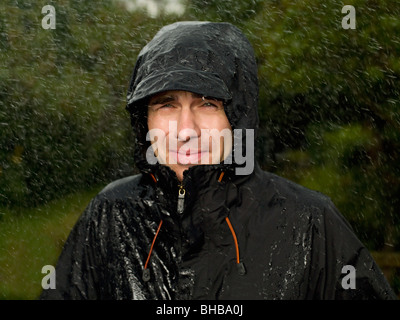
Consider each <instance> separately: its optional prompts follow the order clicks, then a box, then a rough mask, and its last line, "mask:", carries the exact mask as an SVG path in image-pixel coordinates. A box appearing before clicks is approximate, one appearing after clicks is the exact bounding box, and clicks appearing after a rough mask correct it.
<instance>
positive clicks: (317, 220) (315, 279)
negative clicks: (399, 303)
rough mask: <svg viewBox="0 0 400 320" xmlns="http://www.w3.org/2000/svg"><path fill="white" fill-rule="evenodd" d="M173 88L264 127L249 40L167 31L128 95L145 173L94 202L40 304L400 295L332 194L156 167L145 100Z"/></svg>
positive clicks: (177, 27)
mask: <svg viewBox="0 0 400 320" xmlns="http://www.w3.org/2000/svg"><path fill="white" fill-rule="evenodd" d="M166 90H184V91H191V92H195V93H199V94H201V95H204V96H211V97H214V98H218V99H220V100H223V101H224V107H225V112H226V114H227V117H228V119H229V121H230V123H231V126H232V128H233V129H239V130H241V129H253V130H255V132H256V130H257V126H258V115H257V103H258V82H257V66H256V62H255V58H254V53H253V50H252V47H251V45H250V44H249V42H248V41H247V39H246V38H245V37H244V35H243V34H242V33H241V32H240V31H239V30H238V29H237V28H236V27H234V26H232V25H231V24H228V23H208V22H180V23H175V24H172V25H169V26H166V27H164V28H163V29H161V30H160V31H159V33H158V34H157V35H156V36H155V37H154V38H153V40H152V41H151V42H150V43H149V44H148V45H147V46H146V47H145V48H144V49H143V50H142V51H141V53H140V55H139V57H138V60H137V63H136V66H135V69H134V72H133V76H132V80H131V83H130V87H129V92H128V104H127V109H128V110H129V111H130V114H131V120H132V124H133V127H134V130H135V132H136V146H137V148H136V154H135V158H136V159H135V161H136V165H137V167H138V168H139V169H140V171H141V173H140V174H138V175H135V176H130V177H126V178H124V179H120V180H118V181H115V182H113V183H111V184H109V185H108V186H107V187H106V188H105V189H104V190H102V191H101V192H100V193H99V194H98V195H97V196H96V197H95V198H94V199H93V200H92V201H91V202H90V204H89V205H88V207H87V209H86V210H85V212H84V213H83V214H82V216H81V218H80V219H79V221H78V222H77V224H76V225H75V227H74V228H73V230H72V232H71V234H70V236H69V238H68V240H67V241H66V243H65V246H64V249H63V252H62V254H61V256H60V258H59V261H58V263H57V268H56V289H47V290H44V291H43V293H42V295H41V298H42V299H139V300H142V299H257V300H258V299H395V298H396V297H395V295H394V293H393V292H392V290H391V288H390V286H389V285H388V283H387V281H386V279H385V278H384V276H383V274H382V272H381V271H380V270H379V268H378V267H377V265H376V263H375V262H374V260H373V259H372V257H371V255H370V254H369V252H368V251H367V250H366V248H365V247H364V246H363V244H362V243H361V242H360V241H359V240H358V239H357V237H356V236H355V234H354V232H353V230H352V228H351V227H350V225H349V224H348V223H347V222H346V220H345V219H344V218H343V216H342V215H341V214H340V213H339V212H338V210H337V209H336V208H335V206H334V205H333V204H332V202H331V201H330V200H329V198H328V197H326V196H324V195H323V194H321V193H319V192H315V191H311V190H308V189H306V188H304V187H302V186H299V185H297V184H295V183H293V182H290V181H288V180H286V179H284V178H281V177H279V176H276V175H274V174H271V173H268V172H264V171H262V170H261V169H260V168H259V166H258V165H257V163H255V165H254V170H252V172H251V173H250V174H244V175H242V174H238V171H237V169H238V168H241V167H243V164H239V163H237V162H235V161H232V163H221V164H219V165H197V166H194V167H191V168H190V169H189V170H187V171H185V172H184V179H183V181H182V183H180V182H179V181H178V179H177V177H176V175H175V173H174V172H173V171H172V170H171V169H170V168H169V167H167V166H165V165H160V164H149V163H148V162H147V161H146V156H145V155H146V151H147V150H148V147H149V142H148V141H146V132H147V119H146V106H147V105H146V104H147V101H148V98H149V97H150V96H151V95H154V94H156V93H159V92H162V91H166ZM243 133H244V134H243V135H242V139H243V141H245V139H246V135H245V131H243ZM235 151H236V146H235V149H234V152H233V154H234V153H235ZM247 151H248V150H247ZM240 152H246V150H244V151H243V150H240ZM233 159H235V156H234V155H233ZM182 187H183V188H184V190H185V194H184V196H183V197H180V196H179V195H180V193H181V189H180V188H182ZM178 198H180V199H181V200H179V201H180V202H179V203H178ZM178 205H183V207H182V210H179V208H178ZM345 266H350V268H353V267H354V268H353V269H351V270H353V273H351V272H350V273H349V271H347V270H348V269H346V268H347V267H345ZM343 268H344V269H343ZM352 275H354V276H355V278H354V279H353V280H352V278H351V276H352ZM349 283H352V284H355V288H352V287H351V288H348V287H349V285H348V284H349Z"/></svg>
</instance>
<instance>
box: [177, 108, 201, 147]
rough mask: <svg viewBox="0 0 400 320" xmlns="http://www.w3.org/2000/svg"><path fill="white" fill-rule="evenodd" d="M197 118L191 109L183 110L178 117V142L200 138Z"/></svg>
mask: <svg viewBox="0 0 400 320" xmlns="http://www.w3.org/2000/svg"><path fill="white" fill-rule="evenodd" d="M196 120H197V119H196V117H195V115H194V113H193V112H192V110H191V109H190V108H182V109H181V111H180V113H179V117H178V123H177V125H178V127H177V130H178V132H177V134H178V140H180V141H188V140H189V139H192V138H197V137H198V134H199V132H198V126H197V122H196Z"/></svg>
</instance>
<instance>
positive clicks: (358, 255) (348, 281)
mask: <svg viewBox="0 0 400 320" xmlns="http://www.w3.org/2000/svg"><path fill="white" fill-rule="evenodd" d="M321 220H323V221H324V223H323V226H320V227H321V229H323V230H320V234H323V235H324V236H323V237H322V238H323V239H324V241H318V243H315V246H316V248H315V249H316V250H315V252H319V253H318V255H319V258H318V260H319V261H320V267H321V266H322V267H321V268H320V278H319V281H318V285H317V286H318V287H319V290H316V292H317V295H318V297H315V298H320V299H325V300H326V299H331V300H332V299H336V300H395V299H397V297H396V295H395V293H394V292H393V290H392V288H391V287H390V285H389V283H388V282H387V280H386V278H385V276H384V275H383V273H382V271H381V270H380V268H379V267H378V265H377V264H376V262H375V261H374V259H373V258H372V256H371V254H370V252H369V251H368V250H367V248H366V247H365V246H364V245H363V244H362V243H361V241H360V240H359V239H358V238H357V236H356V234H355V233H354V231H353V229H352V228H351V226H350V224H349V223H348V222H347V221H346V220H345V218H344V217H343V216H342V215H341V213H340V212H339V211H338V210H337V208H336V207H335V206H334V204H333V203H332V202H331V201H330V200H329V201H328V205H327V206H326V207H325V214H324V217H323V219H321ZM319 239H321V237H319ZM322 253H323V254H322Z"/></svg>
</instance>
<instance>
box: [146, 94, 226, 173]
mask: <svg viewBox="0 0 400 320" xmlns="http://www.w3.org/2000/svg"><path fill="white" fill-rule="evenodd" d="M147 124H148V129H149V132H150V140H151V143H152V147H153V150H154V153H155V155H156V156H157V159H158V161H159V162H160V163H162V164H166V165H167V166H169V167H170V168H171V169H172V170H174V171H175V173H176V175H177V177H178V179H179V180H182V179H183V171H185V170H186V169H188V168H189V167H191V166H193V165H198V164H217V163H220V162H221V161H223V160H224V159H225V158H226V157H227V156H228V155H229V153H230V151H231V149H232V128H231V125H230V123H229V121H228V118H227V116H226V114H225V110H224V106H223V103H222V101H218V100H214V99H212V98H207V97H202V96H200V95H197V94H194V93H191V92H188V91H166V92H163V93H160V94H157V95H155V96H153V97H152V98H151V99H150V102H149V106H148V122H147ZM155 129H157V130H155ZM157 132H158V133H157ZM160 133H161V134H160Z"/></svg>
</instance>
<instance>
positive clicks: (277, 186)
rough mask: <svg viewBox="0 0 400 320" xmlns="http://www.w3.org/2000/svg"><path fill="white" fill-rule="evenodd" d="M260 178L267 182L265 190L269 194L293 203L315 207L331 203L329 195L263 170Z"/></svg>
mask: <svg viewBox="0 0 400 320" xmlns="http://www.w3.org/2000/svg"><path fill="white" fill-rule="evenodd" d="M262 180H263V181H265V183H267V186H268V187H267V190H268V191H269V193H270V194H272V195H275V198H276V197H278V198H281V199H284V200H288V201H291V202H293V203H297V204H303V205H307V204H308V205H310V206H317V207H325V206H331V205H332V204H333V203H332V200H331V199H330V197H329V196H327V195H325V194H323V193H321V192H319V191H316V190H312V189H309V188H307V187H304V186H302V185H300V184H298V183H296V182H294V181H291V180H288V179H286V178H284V177H281V176H278V175H276V174H273V173H270V172H266V171H263V177H262Z"/></svg>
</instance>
